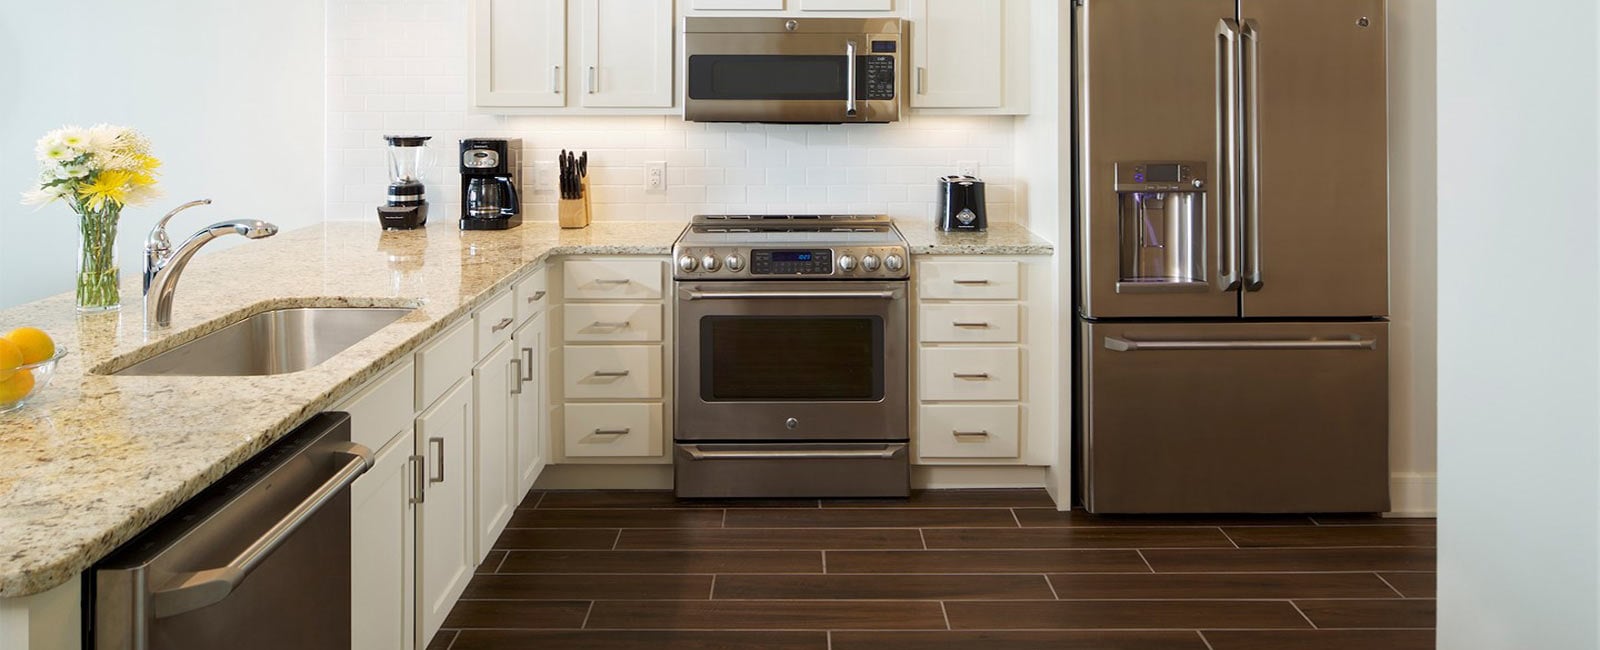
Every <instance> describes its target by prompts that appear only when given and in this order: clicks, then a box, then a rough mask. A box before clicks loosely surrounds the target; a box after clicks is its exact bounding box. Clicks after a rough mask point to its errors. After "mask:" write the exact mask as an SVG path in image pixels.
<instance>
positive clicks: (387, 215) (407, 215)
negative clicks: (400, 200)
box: [378, 203, 428, 230]
mask: <svg viewBox="0 0 1600 650" xmlns="http://www.w3.org/2000/svg"><path fill="white" fill-rule="evenodd" d="M378 223H380V224H383V229H384V230H416V229H417V228H421V227H423V226H425V225H427V224H428V204H427V203H422V204H420V205H380V206H378Z"/></svg>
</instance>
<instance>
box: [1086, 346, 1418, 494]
mask: <svg viewBox="0 0 1600 650" xmlns="http://www.w3.org/2000/svg"><path fill="white" fill-rule="evenodd" d="M1388 327H1389V325H1388V323H1384V322H1358V323H1244V324H1240V323H1232V324H1227V323H1200V324H1170V323H1169V324H1124V323H1117V324H1106V323H1087V322H1085V323H1084V324H1083V327H1082V328H1081V329H1080V332H1081V335H1080V338H1079V342H1078V344H1079V353H1080V354H1081V355H1082V357H1081V358H1082V359H1084V360H1085V363H1083V364H1082V369H1081V370H1080V372H1081V373H1082V376H1080V377H1079V380H1080V381H1081V382H1082V383H1081V386H1082V390H1083V391H1084V393H1083V404H1084V405H1085V408H1083V409H1081V416H1080V417H1082V418H1083V422H1082V435H1081V437H1080V439H1079V441H1078V450H1077V451H1078V462H1079V464H1080V467H1081V469H1082V476H1083V477H1084V480H1085V483H1084V486H1083V487H1084V490H1083V499H1084V503H1085V506H1086V507H1087V508H1088V509H1089V510H1090V511H1092V512H1100V513H1143V512H1380V511H1384V510H1387V509H1388V508H1389V490H1388V487H1389V456H1388V454H1389V442H1388V441H1389V429H1388V426H1389V403H1388V393H1389V386H1388Z"/></svg>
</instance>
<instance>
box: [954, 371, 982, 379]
mask: <svg viewBox="0 0 1600 650" xmlns="http://www.w3.org/2000/svg"><path fill="white" fill-rule="evenodd" d="M952 374H954V375H955V377H956V379H988V378H989V373H987V372H957V373H952Z"/></svg>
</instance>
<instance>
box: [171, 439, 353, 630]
mask: <svg viewBox="0 0 1600 650" xmlns="http://www.w3.org/2000/svg"><path fill="white" fill-rule="evenodd" d="M333 444H337V445H338V446H339V448H338V449H337V450H336V452H335V453H337V454H339V455H344V456H349V457H350V460H349V462H347V463H345V464H344V466H343V467H341V468H339V471H338V472H336V473H334V475H333V477H332V478H330V479H328V481H327V482H325V483H323V484H322V486H321V487H318V488H317V489H316V491H315V492H312V493H311V494H310V495H309V496H307V497H306V498H305V500H304V501H301V502H300V505H297V506H295V508H294V510H291V511H289V514H288V515H285V516H284V518H283V519H281V520H279V521H278V523H276V524H273V526H272V528H271V529H269V530H267V532H266V533H265V534H263V535H262V536H261V537H259V538H257V539H256V540H255V541H254V542H251V544H250V546H249V547H248V548H246V549H245V550H244V551H243V552H241V553H239V555H238V556H237V557H235V558H233V561H232V562H229V563H228V564H227V566H222V567H218V568H214V569H204V570H201V571H194V572H191V573H184V574H179V575H177V576H174V577H173V578H172V579H171V580H170V581H169V582H168V584H169V585H171V586H168V587H165V588H162V589H159V590H157V591H156V592H155V593H153V594H151V596H150V609H151V614H153V615H154V616H155V618H168V617H171V616H177V615H179V614H184V613H187V612H192V611H194V610H197V609H200V608H202V607H206V606H208V605H214V604H216V603H219V602H222V599H224V598H227V597H228V594H230V593H233V590H234V589H236V588H238V586H239V583H241V582H244V579H245V578H248V577H249V576H250V572H251V571H254V570H255V569H256V567H257V566H260V565H261V562H262V561H263V560H266V559H267V557H268V556H270V555H272V552H273V551H274V550H276V549H277V548H278V546H279V545H281V544H283V542H284V541H285V540H287V539H289V536H290V535H293V534H294V532H295V531H296V530H298V529H299V528H300V526H301V525H302V524H304V523H305V522H306V520H308V519H310V518H311V517H312V516H313V515H315V514H317V511H319V510H321V509H322V507H323V506H325V505H327V504H328V502H329V501H332V500H333V498H334V497H335V496H338V494H339V493H340V492H343V491H344V490H345V489H346V488H349V487H350V484H351V483H354V482H355V481H356V478H358V477H360V476H361V475H362V474H364V473H366V471H367V469H369V468H371V467H372V450H371V449H368V448H366V447H365V446H363V445H359V444H356V443H353V442H339V443H333Z"/></svg>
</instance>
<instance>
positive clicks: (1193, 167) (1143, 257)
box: [1115, 162, 1206, 292]
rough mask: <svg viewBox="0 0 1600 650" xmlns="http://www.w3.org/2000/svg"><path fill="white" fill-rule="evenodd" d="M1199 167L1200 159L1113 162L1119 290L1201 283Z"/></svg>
mask: <svg viewBox="0 0 1600 650" xmlns="http://www.w3.org/2000/svg"><path fill="white" fill-rule="evenodd" d="M1205 170H1206V165H1205V163H1203V162H1120V163H1116V170H1115V172H1116V173H1115V179H1116V181H1115V182H1116V190H1117V198H1118V210H1117V211H1118V231H1119V233H1120V237H1121V242H1120V247H1119V248H1120V253H1121V268H1120V271H1121V275H1120V278H1119V279H1120V282H1118V291H1119V292H1121V291H1123V290H1124V288H1127V289H1131V290H1139V289H1144V290H1162V289H1181V288H1187V287H1194V286H1195V285H1196V283H1200V284H1201V285H1204V283H1205V282H1206V279H1205V278H1206V270H1205V257H1206V256H1205V251H1206V178H1205Z"/></svg>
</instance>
